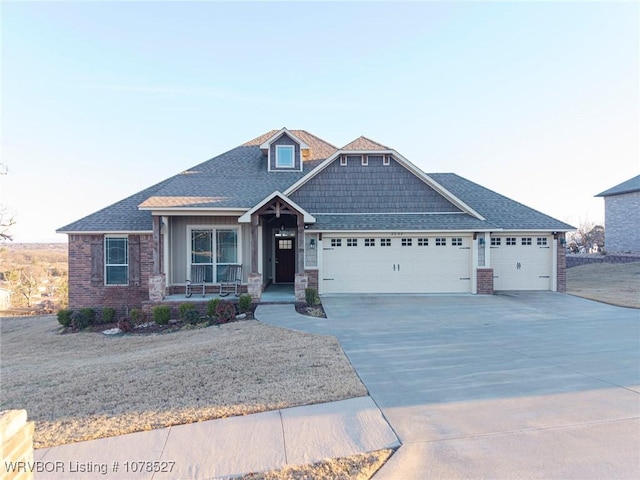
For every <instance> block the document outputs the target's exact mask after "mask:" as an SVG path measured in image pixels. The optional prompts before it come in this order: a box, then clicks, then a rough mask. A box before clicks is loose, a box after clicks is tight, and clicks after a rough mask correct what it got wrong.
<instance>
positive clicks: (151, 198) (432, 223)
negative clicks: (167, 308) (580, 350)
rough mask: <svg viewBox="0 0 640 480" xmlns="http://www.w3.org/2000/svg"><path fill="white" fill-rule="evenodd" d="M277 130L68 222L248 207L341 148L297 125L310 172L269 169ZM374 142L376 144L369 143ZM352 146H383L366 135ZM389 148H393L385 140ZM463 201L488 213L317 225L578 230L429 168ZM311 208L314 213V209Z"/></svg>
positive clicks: (81, 224)
mask: <svg viewBox="0 0 640 480" xmlns="http://www.w3.org/2000/svg"><path fill="white" fill-rule="evenodd" d="M276 132H278V130H272V131H271V132H267V133H265V134H264V135H261V136H259V137H257V138H255V139H253V140H251V141H249V142H247V143H245V144H243V145H241V146H239V147H236V148H234V149H232V150H229V151H228V152H226V153H223V154H222V155H219V156H217V157H214V158H212V159H210V160H207V161H206V162H203V163H200V164H199V165H196V166H194V167H192V168H190V169H188V170H185V171H184V172H181V173H179V174H178V175H175V176H173V177H171V178H169V179H167V180H165V181H163V182H160V183H158V184H156V185H153V186H151V187H149V188H147V189H145V190H142V191H141V192H138V193H136V194H134V195H131V196H130V197H127V198H125V199H123V200H121V201H119V202H117V203H114V204H113V205H110V206H108V207H106V208H103V209H102V210H99V211H97V212H95V213H92V214H91V215H88V216H86V217H84V218H82V219H80V220H77V221H75V222H73V223H70V224H69V225H66V226H64V227H62V228H60V229H59V230H58V232H61V233H69V232H134V231H150V230H151V228H152V225H151V212H150V211H148V210H140V209H139V208H138V207H142V208H155V209H162V208H175V207H182V208H203V209H206V208H238V209H240V208H242V209H250V208H252V207H253V206H255V205H256V204H258V203H259V202H260V201H262V200H263V199H264V198H265V197H267V196H268V195H270V194H271V193H273V192H274V191H276V190H278V191H281V192H282V191H285V190H286V189H287V188H288V187H290V186H291V185H293V184H294V183H295V182H297V181H298V180H299V179H301V178H302V177H303V176H305V175H306V174H308V173H309V172H310V171H311V170H313V169H314V168H315V167H317V166H318V165H319V164H320V163H322V161H323V160H324V159H326V158H328V157H329V156H331V155H332V154H333V153H335V152H336V150H337V149H336V147H334V146H333V145H331V144H329V143H327V142H324V141H323V140H321V139H319V138H318V137H315V136H314V135H312V134H310V133H308V132H306V131H304V130H291V132H292V133H293V134H294V135H296V136H297V137H298V138H300V139H301V140H302V141H304V142H305V143H307V144H308V145H309V147H310V150H311V152H310V153H311V156H310V158H309V160H305V162H304V163H303V172H268V171H267V165H266V158H265V156H264V154H263V152H262V151H261V150H260V145H261V144H262V143H264V142H265V141H266V140H267V139H269V138H270V137H271V136H273V135H274V134H275V133H276ZM369 142H371V143H369ZM352 144H353V146H358V145H360V146H369V147H370V146H373V144H375V145H378V146H381V145H380V144H377V143H375V142H373V141H371V140H369V139H367V138H365V137H360V139H356V140H355V141H354V142H352ZM384 148H385V149H386V147H384ZM430 177H431V178H433V179H434V180H435V181H436V182H438V183H440V184H441V185H442V186H444V187H445V188H446V189H447V190H449V191H450V192H451V193H453V194H454V195H456V196H457V197H458V198H459V199H460V200H462V201H463V202H465V203H467V204H468V205H470V206H471V207H472V208H473V209H475V210H476V211H477V212H478V213H480V214H481V215H482V216H484V217H485V218H486V221H482V220H478V219H476V218H474V217H473V216H471V215H467V214H439V215H429V214H410V215H407V214H396V215H394V214H385V215H369V214H362V215H333V214H331V215H318V216H317V220H318V223H317V224H316V225H314V226H311V227H310V228H311V229H314V230H318V229H336V230H340V229H344V230H348V229H353V230H396V229H397V230H456V229H462V230H471V229H479V230H480V229H487V228H489V229H493V228H495V229H500V228H503V229H527V230H528V229H541V230H571V229H573V227H571V225H568V224H566V223H564V222H560V221H559V220H556V219H554V218H551V217H549V216H547V215H545V214H543V213H540V212H538V211H536V210H533V209H531V208H529V207H526V206H525V205H522V204H520V203H518V202H515V201H513V200H511V199H509V198H507V197H504V196H502V195H499V194H497V193H495V192H493V191H491V190H489V189H486V188H484V187H481V186H480V185H478V184H476V183H473V182H471V181H469V180H466V179H464V178H462V177H460V176H458V175H455V174H453V173H438V174H430ZM309 213H311V214H314V212H313V211H310V212H309Z"/></svg>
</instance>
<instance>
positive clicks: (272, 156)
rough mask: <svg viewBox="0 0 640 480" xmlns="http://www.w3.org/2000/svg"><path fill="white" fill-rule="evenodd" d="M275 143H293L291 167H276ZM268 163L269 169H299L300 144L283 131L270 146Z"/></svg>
mask: <svg viewBox="0 0 640 480" xmlns="http://www.w3.org/2000/svg"><path fill="white" fill-rule="evenodd" d="M276 145H293V146H295V149H294V156H293V158H294V160H293V161H294V166H293V168H277V167H276ZM269 148H270V150H271V151H270V162H271V163H270V165H269V169H271V170H278V171H281V170H284V171H286V172H288V171H292V170H296V171H297V170H300V145H298V144H297V143H296V142H295V141H294V140H293V139H292V138H291V137H289V136H288V135H287V134H286V133H283V134H282V135H280V137H278V138H277V139H276V140H275V141H274V142H273V143H272V144H271V145H270V146H269Z"/></svg>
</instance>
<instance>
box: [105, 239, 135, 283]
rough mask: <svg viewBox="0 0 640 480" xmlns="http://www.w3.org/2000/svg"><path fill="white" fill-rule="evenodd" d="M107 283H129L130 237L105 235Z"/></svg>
mask: <svg viewBox="0 0 640 480" xmlns="http://www.w3.org/2000/svg"><path fill="white" fill-rule="evenodd" d="M104 282H105V285H128V284H129V239H128V238H127V237H105V239H104Z"/></svg>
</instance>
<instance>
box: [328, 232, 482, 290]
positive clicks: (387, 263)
mask: <svg viewBox="0 0 640 480" xmlns="http://www.w3.org/2000/svg"><path fill="white" fill-rule="evenodd" d="M322 245H323V249H322V250H323V252H322V254H323V260H322V271H321V272H320V275H321V282H322V285H321V292H322V293H445V292H470V291H471V273H470V272H471V237H458V236H455V237H454V236H444V235H443V236H430V237H427V236H420V237H419V236H416V237H407V236H367V237H364V236H355V235H353V236H351V235H343V236H324V238H323V240H322Z"/></svg>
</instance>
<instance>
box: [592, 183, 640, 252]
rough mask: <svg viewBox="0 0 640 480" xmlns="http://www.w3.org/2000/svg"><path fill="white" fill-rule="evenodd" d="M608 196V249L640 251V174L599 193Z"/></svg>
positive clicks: (605, 219)
mask: <svg viewBox="0 0 640 480" xmlns="http://www.w3.org/2000/svg"><path fill="white" fill-rule="evenodd" d="M596 197H603V198H604V235H605V250H606V251H607V253H634V254H640V234H639V232H640V215H638V212H640V175H637V176H635V177H633V178H630V179H629V180H627V181H625V182H622V183H620V184H618V185H616V186H615V187H611V188H609V189H608V190H605V191H604V192H601V193H599V194H597V195H596Z"/></svg>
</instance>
